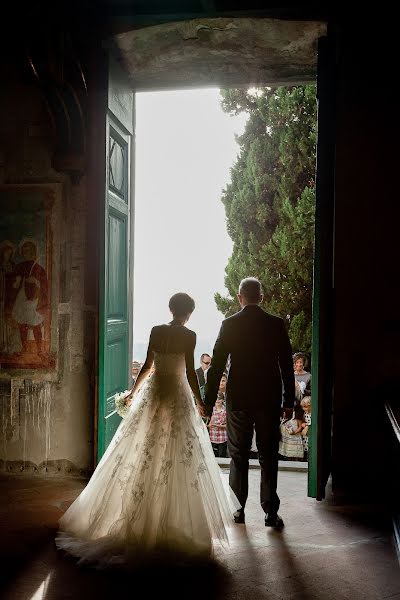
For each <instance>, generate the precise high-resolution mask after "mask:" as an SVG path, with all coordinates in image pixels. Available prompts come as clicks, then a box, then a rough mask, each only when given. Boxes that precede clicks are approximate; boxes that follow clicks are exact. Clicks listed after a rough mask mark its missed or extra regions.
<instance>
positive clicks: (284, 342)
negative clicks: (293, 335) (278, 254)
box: [205, 305, 295, 416]
mask: <svg viewBox="0 0 400 600" xmlns="http://www.w3.org/2000/svg"><path fill="white" fill-rule="evenodd" d="M228 357H229V359H230V365H229V374H228V383H227V389H226V404H227V408H228V410H249V409H250V410H252V409H256V410H259V409H265V411H267V412H269V413H271V416H272V415H273V416H277V415H278V414H279V411H280V409H281V407H282V394H283V407H284V408H291V407H293V404H294V397H295V396H294V373H293V359H292V348H291V345H290V341H289V336H288V334H287V332H286V328H285V324H284V321H283V319H280V318H279V317H275V316H273V315H270V314H269V313H267V312H265V311H264V310H263V309H262V308H261V307H260V306H257V305H247V306H245V307H244V308H243V309H242V310H241V311H240V312H238V313H236V314H235V315H233V316H232V317H229V318H228V319H225V320H224V321H223V322H222V325H221V329H220V332H219V335H218V339H217V341H216V343H215V347H214V351H213V360H212V363H211V367H210V368H209V370H208V371H207V384H206V394H205V404H206V406H207V408H208V410H210V409H211V407H212V406H213V405H214V403H215V399H216V397H217V392H218V387H219V382H220V379H221V375H222V373H223V372H224V370H225V368H226V363H227V359H228ZM282 386H283V389H282Z"/></svg>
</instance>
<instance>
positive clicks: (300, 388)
mask: <svg viewBox="0 0 400 600" xmlns="http://www.w3.org/2000/svg"><path fill="white" fill-rule="evenodd" d="M305 364H306V355H305V354H303V352H296V353H295V354H293V368H294V379H295V386H296V391H295V393H296V398H297V399H298V400H301V398H302V397H303V396H309V395H310V394H311V373H309V372H308V371H306V370H305Z"/></svg>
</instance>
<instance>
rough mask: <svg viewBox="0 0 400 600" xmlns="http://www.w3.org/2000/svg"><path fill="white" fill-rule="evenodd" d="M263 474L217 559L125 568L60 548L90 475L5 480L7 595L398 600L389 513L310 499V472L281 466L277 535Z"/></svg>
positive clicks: (0, 502)
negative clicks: (269, 522) (263, 496)
mask: <svg viewBox="0 0 400 600" xmlns="http://www.w3.org/2000/svg"><path fill="white" fill-rule="evenodd" d="M223 472H224V477H227V471H226V469H224V470H223ZM258 479H259V472H257V471H256V470H251V471H250V480H251V481H250V485H251V497H250V499H249V502H248V506H247V510H246V521H247V522H246V525H235V526H234V527H233V530H232V535H231V546H230V548H229V550H228V551H226V552H222V553H221V552H218V553H217V561H213V562H208V563H204V562H203V563H200V562H199V563H196V564H189V563H188V564H185V565H182V564H181V565H180V566H176V565H174V566H172V565H167V564H164V563H163V564H158V565H152V566H149V567H147V568H141V569H136V570H133V571H131V572H129V573H126V574H121V573H116V572H114V573H112V572H108V573H104V572H100V571H95V570H92V569H84V568H78V567H77V566H76V565H75V564H74V562H73V561H72V560H71V559H68V558H66V557H64V556H62V555H61V554H60V553H58V552H57V551H56V550H55V547H54V543H53V538H54V533H55V530H56V524H57V520H58V518H59V517H60V516H61V515H62V513H63V512H64V510H65V509H66V508H67V507H68V505H69V504H70V503H71V501H72V500H73V499H74V498H75V497H76V496H77V494H78V493H79V492H80V491H81V489H82V488H83V486H84V484H85V482H84V480H80V479H72V478H71V479H55V478H48V479H41V478H39V477H35V478H28V477H22V476H8V477H4V478H1V479H0V527H1V536H0V549H1V567H2V569H1V574H2V575H1V576H2V587H1V592H0V595H1V598H2V599H3V598H4V599H5V600H54V599H57V600H67V599H75V598H76V599H84V600H90V599H92V598H93V599H96V600H99V599H103V598H116V599H118V600H119V598H121V599H122V598H137V599H140V600H141V599H142V598H145V599H153V598H155V599H156V598H157V600H161V599H162V598H169V597H173V598H174V599H176V600H180V599H181V598H182V599H185V600H197V599H200V598H201V599H207V600H277V599H288V600H289V599H293V600H294V599H296V600H309V599H310V600H311V599H322V600H324V599H329V600H331V599H334V600H345V599H349V600H383V599H389V598H390V599H391V600H395V599H396V600H400V569H399V563H398V559H397V556H396V552H395V549H394V545H393V541H392V536H391V528H390V519H389V518H388V517H387V516H385V514H384V512H383V511H377V510H376V509H375V510H373V509H372V508H371V507H368V506H360V505H357V506H354V505H342V506H338V505H335V503H334V502H333V500H328V501H325V502H321V503H317V502H315V501H314V500H312V499H309V498H307V497H306V485H307V475H306V473H302V472H288V471H283V472H280V473H279V493H280V496H281V500H282V504H281V510H280V513H281V515H282V517H283V518H284V520H285V523H286V526H285V528H284V529H283V531H282V532H277V531H273V530H270V529H268V528H265V527H264V525H263V515H262V512H261V508H260V506H259V504H258ZM122 594H123V596H122Z"/></svg>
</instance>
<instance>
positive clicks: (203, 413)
mask: <svg viewBox="0 0 400 600" xmlns="http://www.w3.org/2000/svg"><path fill="white" fill-rule="evenodd" d="M197 410H198V411H199V413H200V416H201V417H205V416H206V407H205V404H204V402H199V401H197Z"/></svg>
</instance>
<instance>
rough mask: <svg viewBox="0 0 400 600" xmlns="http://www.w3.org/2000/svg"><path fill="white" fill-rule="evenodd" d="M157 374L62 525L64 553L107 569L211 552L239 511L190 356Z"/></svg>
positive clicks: (159, 363)
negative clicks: (149, 556)
mask: <svg viewBox="0 0 400 600" xmlns="http://www.w3.org/2000/svg"><path fill="white" fill-rule="evenodd" d="M154 366H155V371H154V374H153V375H152V377H151V378H150V379H148V381H147V383H146V384H144V386H143V387H142V389H141V390H140V391H139V392H138V394H137V396H136V397H135V399H134V401H133V403H132V405H131V407H130V409H129V412H128V414H127V416H126V417H125V418H124V419H123V420H122V422H121V423H120V426H119V428H118V429H117V431H116V433H115V435H114V438H113V439H112V441H111V443H110V445H109V447H108V448H107V450H106V452H105V454H104V456H103V457H102V459H101V461H100V463H99V464H98V466H97V468H96V470H95V472H94V474H93V476H92V478H91V479H90V481H89V483H88V485H87V486H86V488H85V489H84V490H83V492H82V493H81V494H80V496H79V497H78V498H77V499H76V500H75V502H74V503H73V504H72V505H71V506H70V508H69V509H68V510H67V512H66V513H65V514H64V516H63V517H62V518H61V520H60V531H59V533H58V535H57V537H56V544H57V546H58V548H61V549H63V550H66V551H67V552H69V553H70V554H72V555H75V556H77V557H79V558H80V562H85V561H90V562H96V563H98V564H99V565H100V566H107V565H108V564H114V563H121V562H122V563H123V562H125V561H126V560H127V559H128V558H129V557H134V556H135V555H138V554H139V553H140V555H141V556H143V554H146V552H147V551H148V552H149V553H152V552H154V551H157V550H158V549H160V550H167V551H169V550H173V551H178V552H183V553H185V554H195V555H199V554H200V555H203V554H210V552H211V551H212V548H213V545H215V544H221V543H222V544H224V543H226V542H227V541H228V535H227V528H228V526H230V524H231V522H232V512H233V511H234V510H235V509H237V508H238V506H239V505H238V504H237V503H235V499H234V498H233V497H230V493H229V490H228V489H225V487H224V485H223V482H222V478H221V473H220V468H219V466H218V464H217V462H216V459H215V457H214V454H213V450H212V447H211V444H210V440H209V435H208V432H207V429H206V427H205V425H204V423H203V420H202V418H201V416H200V415H199V413H198V410H197V408H196V406H195V403H194V400H193V397H192V393H191V390H190V387H189V384H188V381H187V378H186V365H185V355H184V353H177V354H171V353H162V352H155V354H154Z"/></svg>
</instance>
